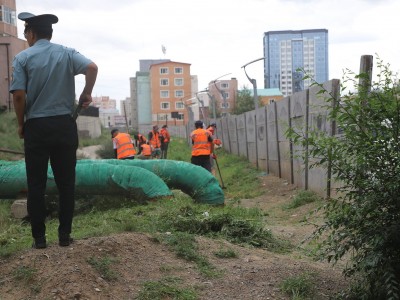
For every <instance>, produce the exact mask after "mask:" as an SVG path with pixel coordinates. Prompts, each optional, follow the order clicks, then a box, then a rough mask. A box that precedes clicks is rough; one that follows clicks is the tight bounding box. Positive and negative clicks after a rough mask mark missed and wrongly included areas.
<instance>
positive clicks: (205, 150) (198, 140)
mask: <svg viewBox="0 0 400 300" xmlns="http://www.w3.org/2000/svg"><path fill="white" fill-rule="evenodd" d="M210 136H211V135H210V132H209V131H207V130H205V129H202V128H198V129H196V130H194V131H192V133H191V134H190V137H191V138H192V141H193V145H192V156H199V155H210V154H211V149H210V144H209V141H208V138H209V137H210Z"/></svg>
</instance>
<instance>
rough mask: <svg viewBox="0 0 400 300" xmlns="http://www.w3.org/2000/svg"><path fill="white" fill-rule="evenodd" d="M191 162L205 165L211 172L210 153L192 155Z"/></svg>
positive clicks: (201, 165)
mask: <svg viewBox="0 0 400 300" xmlns="http://www.w3.org/2000/svg"><path fill="white" fill-rule="evenodd" d="M190 162H191V163H192V164H194V165H198V166H200V167H203V168H204V169H206V170H207V171H209V172H211V163H210V155H199V156H192V158H191V159H190Z"/></svg>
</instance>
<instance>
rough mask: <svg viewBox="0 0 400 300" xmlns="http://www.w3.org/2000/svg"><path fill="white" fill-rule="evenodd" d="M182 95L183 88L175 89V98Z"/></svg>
mask: <svg viewBox="0 0 400 300" xmlns="http://www.w3.org/2000/svg"><path fill="white" fill-rule="evenodd" d="M182 97H183V90H176V91H175V98H182Z"/></svg>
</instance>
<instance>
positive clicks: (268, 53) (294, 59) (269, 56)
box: [264, 29, 329, 96]
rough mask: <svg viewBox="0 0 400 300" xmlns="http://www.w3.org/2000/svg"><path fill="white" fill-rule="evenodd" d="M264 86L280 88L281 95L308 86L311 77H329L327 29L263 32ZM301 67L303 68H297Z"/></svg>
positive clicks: (319, 80) (323, 78) (321, 79)
mask: <svg viewBox="0 0 400 300" xmlns="http://www.w3.org/2000/svg"><path fill="white" fill-rule="evenodd" d="M264 57H265V60H264V87H265V88H279V89H280V91H281V92H282V94H283V95H284V96H288V95H291V94H293V93H295V92H298V91H302V90H304V89H307V88H308V87H309V86H310V85H311V83H312V80H311V79H306V80H303V77H304V75H305V74H304V72H303V70H304V71H305V73H307V75H310V76H311V78H313V79H314V80H315V81H317V82H318V83H323V82H326V81H328V80H329V78H328V76H329V73H328V30H326V29H308V30H284V31H268V32H265V33H264ZM298 69H301V70H302V71H299V70H298Z"/></svg>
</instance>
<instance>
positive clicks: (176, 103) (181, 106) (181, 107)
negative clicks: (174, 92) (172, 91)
mask: <svg viewBox="0 0 400 300" xmlns="http://www.w3.org/2000/svg"><path fill="white" fill-rule="evenodd" d="M184 108H185V105H184V104H183V102H182V101H179V102H175V109H184Z"/></svg>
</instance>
